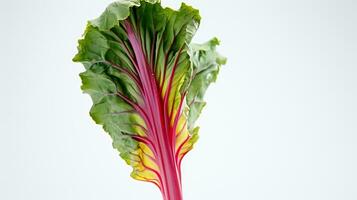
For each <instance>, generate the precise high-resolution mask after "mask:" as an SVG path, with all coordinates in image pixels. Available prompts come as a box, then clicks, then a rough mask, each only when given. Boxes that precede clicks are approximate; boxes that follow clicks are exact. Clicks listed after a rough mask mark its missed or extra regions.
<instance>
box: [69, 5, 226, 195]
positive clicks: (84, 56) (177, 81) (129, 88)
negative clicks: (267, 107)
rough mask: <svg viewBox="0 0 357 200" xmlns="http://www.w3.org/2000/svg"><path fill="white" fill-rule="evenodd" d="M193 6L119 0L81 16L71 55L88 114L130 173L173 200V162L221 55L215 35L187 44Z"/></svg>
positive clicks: (190, 134) (176, 180)
mask: <svg viewBox="0 0 357 200" xmlns="http://www.w3.org/2000/svg"><path fill="white" fill-rule="evenodd" d="M199 22H200V16H199V12H198V10H196V9H194V8H192V7H190V6H188V5H186V4H182V5H181V8H180V9H179V10H178V11H175V10H172V9H170V8H162V7H161V5H160V2H159V1H158V0H146V1H143V0H142V1H140V0H121V1H118V2H115V3H112V4H110V5H109V6H108V7H107V9H106V10H105V12H104V13H103V14H102V15H101V16H100V17H99V18H97V19H94V20H92V21H89V22H88V25H87V28H86V31H85V33H84V36H83V39H81V40H79V46H78V53H77V55H76V56H75V57H74V58H73V61H75V62H81V63H83V64H84V66H85V69H86V70H85V71H84V72H83V73H81V74H80V77H81V79H82V90H83V91H84V92H86V93H88V94H89V95H90V96H91V98H92V100H93V106H92V108H91V110H90V115H91V117H92V118H93V119H94V121H95V122H96V123H97V124H100V125H102V126H103V128H104V130H105V131H106V132H108V134H109V135H110V136H111V137H112V139H113V147H114V148H115V149H117V150H118V151H119V152H120V156H121V157H122V158H123V159H124V160H125V161H126V162H127V163H128V164H129V165H131V166H132V167H133V171H132V173H131V176H132V177H133V178H135V179H137V180H142V181H148V182H152V183H154V184H155V185H157V186H158V187H159V188H160V190H161V192H162V194H163V197H164V199H166V200H168V199H170V200H180V199H182V193H181V169H180V164H181V160H182V158H183V157H184V156H185V155H186V153H187V152H188V151H189V150H191V149H192V147H193V144H194V143H195V142H196V141H197V139H198V135H197V133H198V129H199V128H198V127H195V121H196V120H197V118H198V116H199V114H200V113H201V111H202V108H203V107H204V105H205V102H204V101H203V96H204V93H205V92H206V90H207V87H208V86H209V84H211V83H212V82H214V81H215V80H216V77H217V74H218V72H219V68H220V66H221V65H222V64H224V63H225V58H223V57H222V56H220V55H219V54H218V53H217V52H216V51H215V48H216V46H217V45H218V40H217V39H216V38H214V39H212V40H210V41H209V42H207V43H205V44H201V45H199V44H191V39H192V37H193V35H194V33H195V32H196V30H197V28H198V26H199Z"/></svg>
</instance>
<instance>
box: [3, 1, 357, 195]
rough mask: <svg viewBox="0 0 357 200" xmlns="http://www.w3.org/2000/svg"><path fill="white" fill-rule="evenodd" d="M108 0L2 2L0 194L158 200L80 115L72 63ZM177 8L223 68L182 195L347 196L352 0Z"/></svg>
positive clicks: (353, 116) (352, 136) (355, 150)
mask: <svg viewBox="0 0 357 200" xmlns="http://www.w3.org/2000/svg"><path fill="white" fill-rule="evenodd" d="M163 1H164V5H170V6H172V7H175V8H177V7H178V5H179V1H173V0H163ZM110 2H111V0H95V1H94V0H93V1H84V0H61V1H54V0H31V1H30V0H18V1H5V0H1V3H0V22H1V23H0V26H1V28H0V61H1V62H0V91H1V94H0V95H1V96H0V109H1V110H0V199H2V200H118V199H125V200H137V199H150V200H159V199H161V195H160V193H159V191H158V190H157V189H156V188H155V187H154V186H153V185H151V184H148V183H143V182H138V181H134V180H133V179H131V178H130V177H129V173H130V167H128V166H127V165H125V164H124V162H123V161H122V160H121V159H120V158H119V156H118V155H117V152H115V151H114V150H113V149H112V147H111V141H110V139H109V137H108V136H107V135H106V134H105V133H104V131H103V130H102V129H101V127H99V126H97V125H95V124H94V122H93V121H92V120H91V119H90V117H89V115H88V111H89V109H90V106H91V101H90V98H89V96H87V95H84V94H82V93H81V91H80V88H79V87H80V79H79V76H78V73H80V72H81V71H82V70H83V68H82V66H81V65H80V64H74V63H72V62H71V58H72V57H73V55H74V54H75V53H76V46H77V39H79V37H80V36H81V34H82V33H83V31H84V28H85V25H86V21H87V20H88V19H92V18H95V17H97V16H99V14H100V13H101V12H102V11H103V10H104V8H105V7H106V6H107V5H108V4H109V3H110ZM187 3H189V4H192V5H194V6H195V7H197V8H199V9H200V10H201V14H202V17H203V20H202V25H201V29H200V30H199V32H198V33H197V36H196V37H195V41H197V42H203V41H205V40H208V39H210V38H211V37H212V36H218V37H219V38H220V39H221V41H222V45H221V46H220V48H219V50H220V52H221V53H222V54H224V55H226V56H227V57H228V63H227V65H226V66H224V67H223V68H222V71H221V74H220V77H219V79H218V81H217V83H216V84H214V85H212V87H211V88H210V89H209V91H208V93H207V96H206V100H207V102H208V105H207V107H206V109H205V110H204V112H203V115H202V117H201V119H200V121H199V124H200V126H201V127H202V128H201V133H200V136H201V137H200V140H199V142H198V143H197V145H196V147H195V149H194V150H193V151H192V152H191V153H190V154H188V156H187V157H186V159H185V160H184V162H183V174H184V175H183V184H184V185H183V187H184V196H185V200H203V199H207V200H216V199H221V200H356V199H357V172H356V169H357V90H356V86H357V39H356V37H357V27H356V26H357V12H356V10H357V1H355V0H280V1H279V0H251V1H240V0H219V1H217V0H215V1H213V0H211V1H209V0H195V1H194V0H192V1H187Z"/></svg>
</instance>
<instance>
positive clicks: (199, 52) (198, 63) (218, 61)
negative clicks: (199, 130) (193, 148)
mask: <svg viewBox="0 0 357 200" xmlns="http://www.w3.org/2000/svg"><path fill="white" fill-rule="evenodd" d="M217 45H219V41H218V39H217V38H213V39H211V40H210V41H208V42H206V43H204V44H191V45H190V51H189V54H190V57H191V62H192V71H193V75H192V76H191V80H192V81H191V82H190V85H189V88H188V92H187V96H186V101H187V105H188V107H189V113H188V122H187V124H188V129H189V130H190V131H192V129H194V123H195V121H196V120H197V118H198V117H199V115H200V114H201V111H202V109H203V107H204V106H205V105H206V102H205V101H204V100H203V97H204V94H205V93H206V90H207V88H208V86H209V85H210V84H211V83H213V82H215V81H216V79H217V75H218V73H219V70H220V68H221V65H223V64H225V63H226V58H225V57H222V56H221V55H219V54H218V53H217V52H216V46H217Z"/></svg>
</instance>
